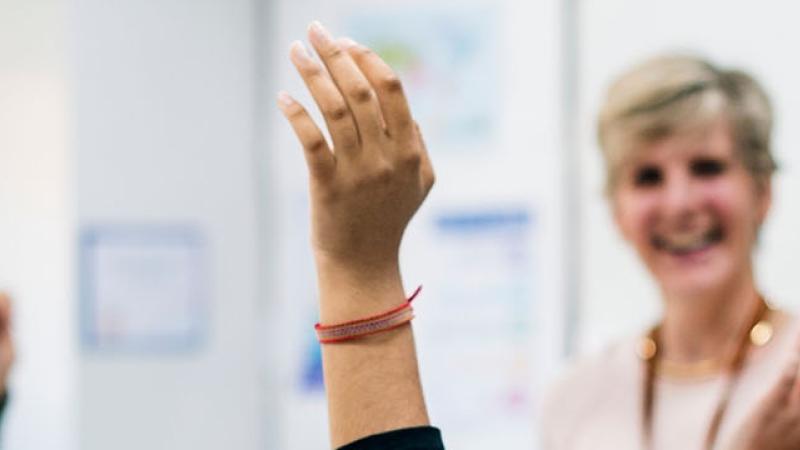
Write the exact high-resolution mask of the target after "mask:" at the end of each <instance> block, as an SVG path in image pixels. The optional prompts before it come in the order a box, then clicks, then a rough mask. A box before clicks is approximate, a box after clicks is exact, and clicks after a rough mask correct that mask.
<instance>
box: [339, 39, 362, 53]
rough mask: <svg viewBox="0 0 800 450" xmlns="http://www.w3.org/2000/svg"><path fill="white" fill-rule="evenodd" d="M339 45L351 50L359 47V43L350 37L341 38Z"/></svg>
mask: <svg viewBox="0 0 800 450" xmlns="http://www.w3.org/2000/svg"><path fill="white" fill-rule="evenodd" d="M338 43H339V45H341V46H342V48H343V49H345V50H346V49H350V48H353V47H355V46H357V45H358V42H356V41H354V40H352V39H350V38H349V37H343V38H339V40H338Z"/></svg>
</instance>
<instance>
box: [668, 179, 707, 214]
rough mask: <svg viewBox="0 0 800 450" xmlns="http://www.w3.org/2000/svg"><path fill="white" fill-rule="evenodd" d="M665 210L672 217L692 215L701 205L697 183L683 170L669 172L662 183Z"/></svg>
mask: <svg viewBox="0 0 800 450" xmlns="http://www.w3.org/2000/svg"><path fill="white" fill-rule="evenodd" d="M662 188H663V191H662V205H663V212H664V213H665V215H666V216H667V217H669V218H671V219H681V218H685V217H687V216H691V215H692V214H693V213H694V212H696V211H697V209H698V207H699V205H700V200H701V199H700V197H701V196H700V192H699V191H698V186H697V183H695V182H694V180H692V178H691V177H690V176H689V174H687V173H684V172H682V171H675V172H673V173H669V174H667V176H666V179H665V180H664V184H663V185H662Z"/></svg>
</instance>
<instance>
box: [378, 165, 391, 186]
mask: <svg viewBox="0 0 800 450" xmlns="http://www.w3.org/2000/svg"><path fill="white" fill-rule="evenodd" d="M393 178H394V168H393V167H392V166H391V165H389V164H382V165H381V166H379V167H378V168H377V169H376V170H375V173H374V174H373V179H374V181H375V182H376V183H378V184H388V183H389V182H390V181H392V179H393Z"/></svg>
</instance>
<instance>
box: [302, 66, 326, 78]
mask: <svg viewBox="0 0 800 450" xmlns="http://www.w3.org/2000/svg"><path fill="white" fill-rule="evenodd" d="M305 72H306V78H308V79H311V80H315V79H319V78H322V77H323V75H325V72H324V71H323V70H322V67H320V65H319V64H314V65H312V66H309V67H308V68H307V69H305Z"/></svg>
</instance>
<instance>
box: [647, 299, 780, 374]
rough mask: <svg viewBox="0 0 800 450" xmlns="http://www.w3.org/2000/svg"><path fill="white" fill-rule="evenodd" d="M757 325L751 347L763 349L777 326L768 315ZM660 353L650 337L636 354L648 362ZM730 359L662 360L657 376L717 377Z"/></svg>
mask: <svg viewBox="0 0 800 450" xmlns="http://www.w3.org/2000/svg"><path fill="white" fill-rule="evenodd" d="M765 316H767V317H764V318H762V319H761V320H759V321H758V322H757V323H755V324H754V325H753V326H752V327H751V328H750V331H749V333H748V335H749V339H750V341H749V342H750V345H752V346H753V347H763V346H764V345H766V344H767V343H768V342H769V341H770V340H772V336H773V335H774V334H775V326H774V324H773V323H772V321H771V320H770V317H768V314H765ZM657 352H658V345H657V344H656V342H655V340H654V339H653V338H652V337H651V336H650V335H645V336H642V337H641V338H639V342H638V344H637V347H636V354H637V356H638V357H639V359H640V360H642V361H647V360H649V359H650V358H652V357H654V356H655V354H656V353H657ZM728 359H729V358H725V357H724V356H719V357H715V358H706V359H701V360H698V361H694V362H689V363H687V362H678V361H673V360H669V359H660V360H659V361H658V365H657V366H656V368H655V370H656V375H658V376H663V377H666V378H674V379H679V380H687V379H697V378H707V377H711V376H713V375H717V374H719V373H720V372H722V371H723V370H724V369H725V366H726V365H727V363H728Z"/></svg>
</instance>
